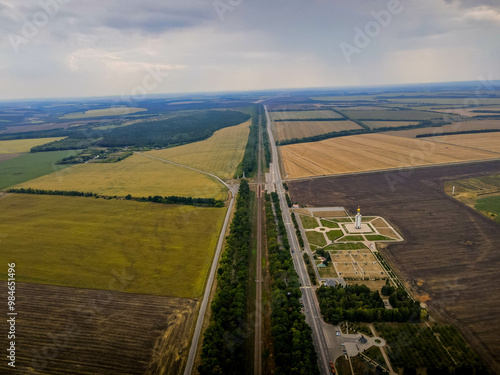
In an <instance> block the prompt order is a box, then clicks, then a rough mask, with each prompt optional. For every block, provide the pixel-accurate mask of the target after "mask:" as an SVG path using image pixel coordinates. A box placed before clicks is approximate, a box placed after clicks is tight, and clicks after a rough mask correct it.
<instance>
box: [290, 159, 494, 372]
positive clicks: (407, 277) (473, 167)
mask: <svg viewBox="0 0 500 375" xmlns="http://www.w3.org/2000/svg"><path fill="white" fill-rule="evenodd" d="M499 171H500V161H491V162H484V163H477V164H470V165H456V166H443V167H432V168H419V169H413V170H411V169H410V170H405V171H401V172H400V173H399V172H386V173H372V174H364V175H353V176H344V177H342V176H338V177H328V178H321V179H314V180H309V181H301V182H299V181H294V182H289V183H288V186H289V189H290V192H291V195H292V199H293V201H294V202H298V203H299V204H308V205H316V206H324V205H343V206H345V207H346V208H347V209H348V210H350V211H354V210H355V208H356V207H357V206H358V205H360V206H361V207H363V211H364V212H366V213H368V214H372V215H380V216H383V217H385V218H386V219H387V220H389V221H390V222H391V224H393V225H394V226H395V227H396V228H397V229H398V230H399V231H400V232H401V233H402V235H403V236H404V237H405V239H406V242H404V243H400V244H390V245H388V246H387V248H386V249H383V250H382V252H383V254H384V257H385V258H386V259H387V260H388V261H389V263H390V264H391V266H392V267H393V268H395V270H396V271H397V273H398V274H399V276H400V277H402V280H404V281H405V284H406V285H408V286H409V287H410V289H412V290H413V292H414V293H415V294H416V295H426V294H428V295H429V297H430V300H429V301H428V302H427V304H428V305H429V307H430V309H431V311H432V312H433V313H434V314H436V315H438V317H440V318H444V319H446V320H448V321H450V322H452V323H454V324H455V325H456V326H457V328H458V329H460V330H461V331H462V333H463V334H464V335H465V336H466V337H467V338H468V339H469V340H470V342H471V344H472V347H474V348H476V349H477V350H478V352H479V353H480V354H481V355H482V356H483V357H484V359H485V360H487V361H488V363H489V364H490V365H491V367H492V369H493V370H494V373H500V336H499V335H498V334H497V332H496V330H494V329H492V327H498V326H500V289H499V288H497V287H496V286H497V285H498V284H499V283H500V274H499V273H498V269H499V268H500V252H499V251H498V243H500V227H499V224H498V223H495V222H494V221H492V220H489V219H488V218H486V217H484V216H482V215H481V214H479V213H477V212H476V211H474V210H472V209H470V208H468V207H467V206H465V205H463V204H462V203H460V202H458V201H456V200H454V199H452V198H450V197H448V196H447V195H446V194H445V193H444V192H443V191H442V184H443V182H444V181H447V180H449V181H452V180H457V179H462V178H472V177H477V176H481V175H491V174H495V173H496V174H498V172H499Z"/></svg>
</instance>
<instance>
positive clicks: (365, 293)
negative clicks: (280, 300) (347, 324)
mask: <svg viewBox="0 0 500 375" xmlns="http://www.w3.org/2000/svg"><path fill="white" fill-rule="evenodd" d="M316 293H317V296H318V300H319V305H320V309H321V314H322V315H323V318H324V319H325V321H326V322H328V323H332V324H339V323H340V322H342V321H344V320H348V321H351V322H408V321H412V322H420V321H421V320H422V319H425V317H426V316H427V315H426V314H425V313H422V312H423V311H425V310H422V308H421V307H420V303H419V302H417V301H413V300H412V299H410V298H409V297H408V294H407V293H406V291H405V290H403V289H397V290H395V291H394V292H393V293H392V294H391V296H390V303H391V305H392V307H393V309H386V308H385V306H384V302H383V300H382V298H381V297H380V294H379V292H378V290H377V291H374V292H372V291H371V290H370V289H369V288H368V287H367V286H365V285H349V286H347V287H345V288H344V287H342V286H336V287H327V286H324V285H322V286H321V287H320V288H318V289H317V291H316Z"/></svg>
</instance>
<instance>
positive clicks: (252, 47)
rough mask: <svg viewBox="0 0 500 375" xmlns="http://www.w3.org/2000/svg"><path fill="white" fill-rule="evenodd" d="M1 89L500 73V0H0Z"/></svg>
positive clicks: (16, 92) (62, 93) (465, 77)
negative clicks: (0, 36) (0, 37)
mask: <svg viewBox="0 0 500 375" xmlns="http://www.w3.org/2000/svg"><path fill="white" fill-rule="evenodd" d="M0 35H2V39H1V40H0V99H17V98H50V97H58V98H64V97H87V96H107V95H143V94H160V93H184V92H215V91H247V90H261V89H273V88H302V87H338V86H363V85H387V84H400V83H426V82H448V81H472V80H480V79H484V78H488V77H489V79H500V64H499V62H500V48H499V46H500V2H499V1H498V0H418V1H416V0H175V1H174V0H140V1H139V0H22V1H20V0H0Z"/></svg>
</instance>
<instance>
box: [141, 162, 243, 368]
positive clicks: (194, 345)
mask: <svg viewBox="0 0 500 375" xmlns="http://www.w3.org/2000/svg"><path fill="white" fill-rule="evenodd" d="M135 153H136V154H139V155H142V156H146V157H148V158H151V159H156V160H160V161H162V162H165V163H169V164H174V165H177V166H179V167H183V168H187V169H191V170H193V171H196V172H200V173H203V174H206V175H208V176H211V177H213V178H215V179H216V180H217V181H219V182H220V183H222V184H223V185H224V186H225V187H226V188H227V189H228V190H229V192H230V194H229V195H230V197H231V200H230V202H229V206H228V208H227V213H226V218H225V219H224V224H223V226H222V230H221V232H220V235H219V241H218V243H217V249H216V251H215V255H214V259H213V261H212V267H211V268H210V273H209V275H208V280H207V284H206V286H205V293H204V294H203V300H202V301H201V306H200V311H199V312H198V319H197V320H196V327H195V329H194V334H193V339H192V340H191V347H190V348H189V355H188V359H187V363H186V367H185V368H184V375H191V373H192V372H193V366H194V360H195V358H196V352H197V350H198V343H199V341H200V335H201V328H202V327H203V321H204V319H205V314H206V312H207V307H208V301H209V300H210V293H211V291H212V285H213V283H214V280H215V273H216V272H217V266H218V264H219V258H220V253H221V252H222V245H223V244H224V239H225V238H226V231H227V227H228V225H229V218H230V217H231V211H232V210H233V207H234V202H235V197H236V194H237V192H238V188H239V185H229V184H227V183H226V182H225V181H223V180H222V179H221V178H220V177H218V176H216V175H214V174H212V173H208V172H205V171H202V170H199V169H196V168H192V167H188V166H187V165H183V164H179V163H175V162H173V161H170V160H166V159H161V158H157V157H156V156H151V155H146V154H144V153H142V152H135Z"/></svg>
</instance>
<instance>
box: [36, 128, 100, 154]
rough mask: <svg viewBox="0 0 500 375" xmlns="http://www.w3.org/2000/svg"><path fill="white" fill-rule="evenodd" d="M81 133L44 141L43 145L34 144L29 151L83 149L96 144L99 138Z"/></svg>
mask: <svg viewBox="0 0 500 375" xmlns="http://www.w3.org/2000/svg"><path fill="white" fill-rule="evenodd" d="M79 136H83V134H80V133H75V134H73V135H72V137H71V138H65V139H61V140H59V141H53V142H50V143H46V144H44V145H40V146H35V147H32V148H31V152H42V151H63V150H83V149H86V148H89V147H90V146H93V145H94V144H96V143H97V142H98V141H99V139H100V138H93V137H89V138H87V137H83V138H77V137H79Z"/></svg>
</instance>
